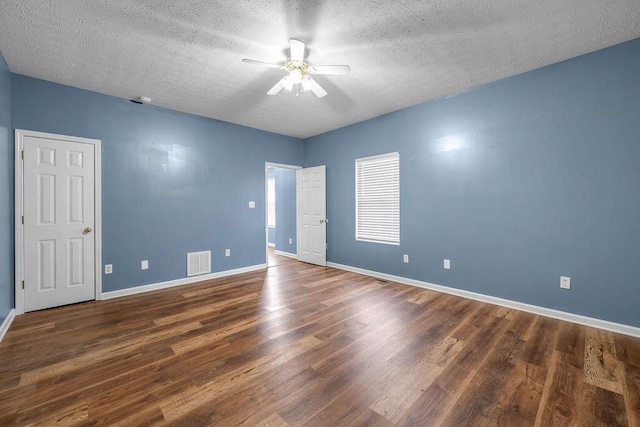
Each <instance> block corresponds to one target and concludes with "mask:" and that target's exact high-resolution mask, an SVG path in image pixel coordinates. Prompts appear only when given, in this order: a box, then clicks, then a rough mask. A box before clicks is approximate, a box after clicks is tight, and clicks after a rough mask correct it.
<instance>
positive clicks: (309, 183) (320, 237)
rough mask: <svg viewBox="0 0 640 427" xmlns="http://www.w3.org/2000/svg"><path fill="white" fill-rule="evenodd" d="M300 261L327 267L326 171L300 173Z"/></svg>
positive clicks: (310, 169) (303, 170)
mask: <svg viewBox="0 0 640 427" xmlns="http://www.w3.org/2000/svg"><path fill="white" fill-rule="evenodd" d="M297 178H298V259H299V260H300V261H304V262H309V263H312V264H317V265H327V254H326V248H327V244H326V241H327V238H326V231H327V230H326V215H327V213H326V195H327V192H326V168H325V166H316V167H313V168H306V169H300V170H298V177H297Z"/></svg>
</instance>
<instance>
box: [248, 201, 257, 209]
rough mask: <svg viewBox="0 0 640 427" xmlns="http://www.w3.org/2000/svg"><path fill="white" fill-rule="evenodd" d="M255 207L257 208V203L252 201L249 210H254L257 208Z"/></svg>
mask: <svg viewBox="0 0 640 427" xmlns="http://www.w3.org/2000/svg"><path fill="white" fill-rule="evenodd" d="M255 207H256V202H254V201H253V200H251V201H250V202H249V209H253V208H255Z"/></svg>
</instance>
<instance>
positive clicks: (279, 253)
mask: <svg viewBox="0 0 640 427" xmlns="http://www.w3.org/2000/svg"><path fill="white" fill-rule="evenodd" d="M273 253H274V254H276V255H280V256H286V257H289V258H293V259H298V255H296V254H292V253H289V252H283V251H278V250H276V251H274V252H273Z"/></svg>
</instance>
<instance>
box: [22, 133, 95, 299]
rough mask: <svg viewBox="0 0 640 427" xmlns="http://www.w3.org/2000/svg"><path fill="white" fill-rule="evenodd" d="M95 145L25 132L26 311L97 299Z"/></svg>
mask: <svg viewBox="0 0 640 427" xmlns="http://www.w3.org/2000/svg"><path fill="white" fill-rule="evenodd" d="M95 149H96V147H95V145H93V144H84V143H79V142H70V141H65V140H59V139H49V138H43V137H33V136H25V137H24V140H23V150H24V161H23V182H24V184H23V203H24V208H23V214H24V228H23V233H24V234H23V236H24V308H25V311H33V310H39V309H43V308H49V307H56V306H59V305H65V304H71V303H75V302H80V301H87V300H92V299H95V296H96V295H95V268H96V266H95V258H94V255H95V252H94V251H95V234H94V230H93V228H94V224H95V200H94V198H95V194H94V179H95V178H94V170H95V167H96V165H95V164H94V163H95V156H94V154H95V152H94V151H95Z"/></svg>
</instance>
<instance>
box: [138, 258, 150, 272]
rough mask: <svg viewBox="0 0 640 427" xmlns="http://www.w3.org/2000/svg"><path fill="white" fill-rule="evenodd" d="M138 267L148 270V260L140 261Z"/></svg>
mask: <svg viewBox="0 0 640 427" xmlns="http://www.w3.org/2000/svg"><path fill="white" fill-rule="evenodd" d="M140 269H141V270H148V269H149V260H146V259H145V260H144V261H142V262H141V263H140Z"/></svg>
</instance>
